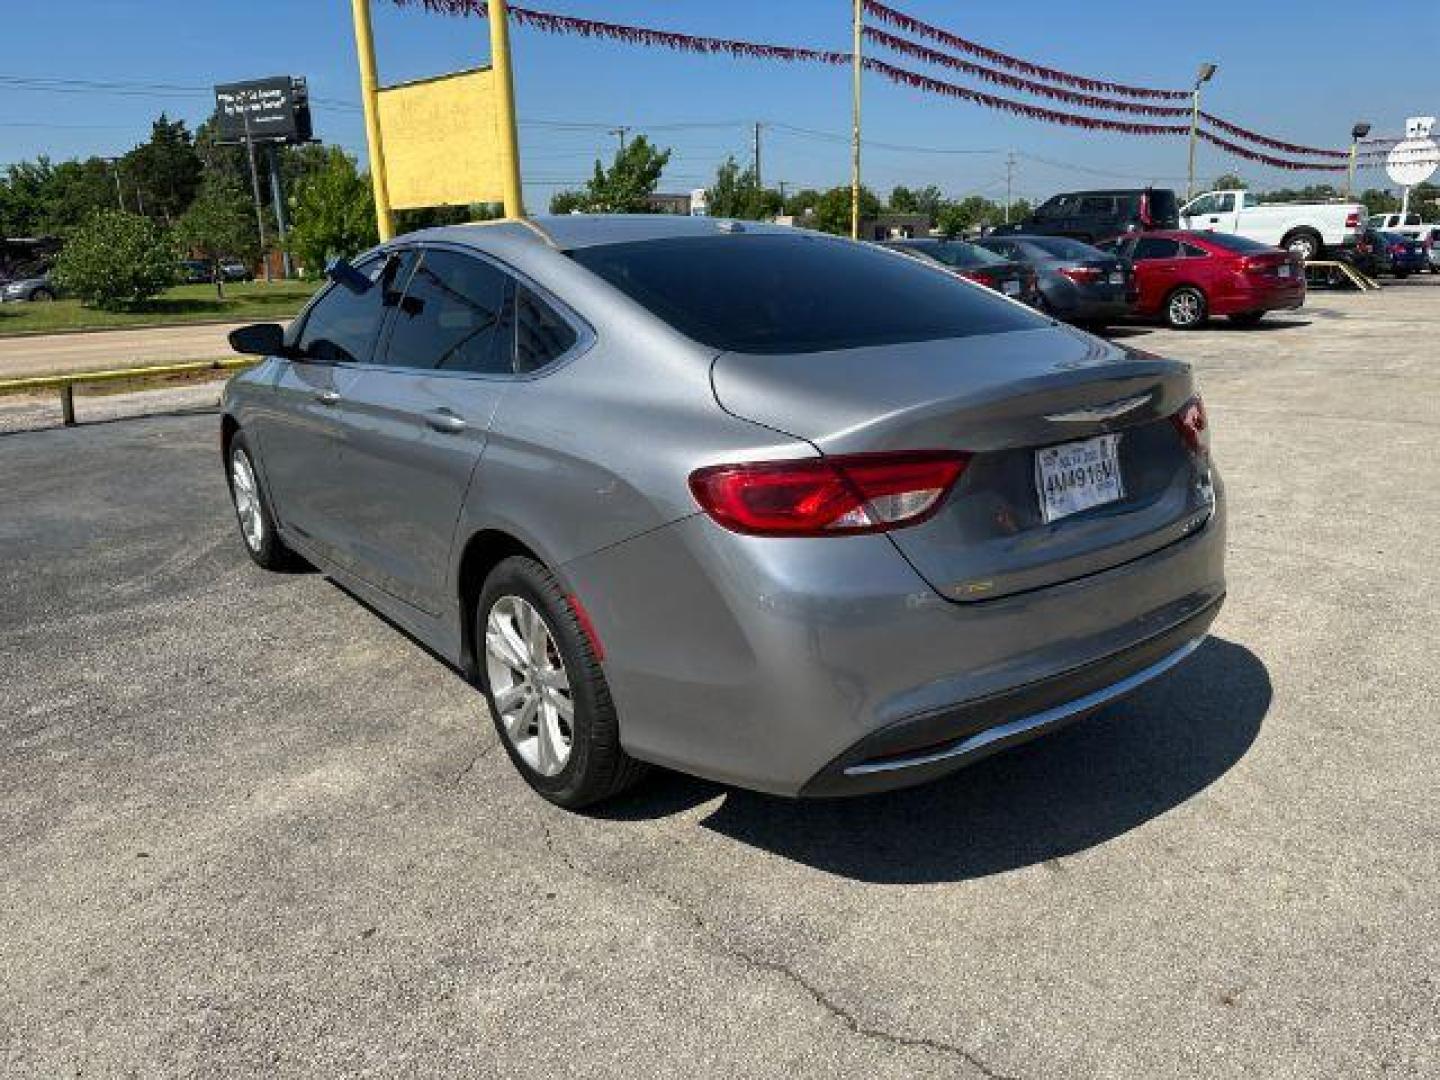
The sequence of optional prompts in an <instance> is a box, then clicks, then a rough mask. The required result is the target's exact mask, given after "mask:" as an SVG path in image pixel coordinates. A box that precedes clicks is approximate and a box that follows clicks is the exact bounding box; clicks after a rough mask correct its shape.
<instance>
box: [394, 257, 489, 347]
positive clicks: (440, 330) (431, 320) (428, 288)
mask: <svg viewBox="0 0 1440 1080" xmlns="http://www.w3.org/2000/svg"><path fill="white" fill-rule="evenodd" d="M508 288H509V277H508V275H507V274H505V272H504V271H502V270H500V269H499V268H498V267H496V266H493V265H491V264H490V263H488V262H485V261H484V260H483V259H477V258H473V257H471V256H468V255H461V254H459V253H457V252H452V251H441V250H434V249H432V250H427V251H425V252H424V253H423V255H422V256H421V258H420V262H419V264H418V265H417V266H416V267H415V269H414V271H413V272H412V273H411V274H410V280H409V283H408V284H407V286H406V288H405V293H404V295H403V296H402V297H401V298H400V299H399V300H398V302H397V303H396V304H395V316H394V318H393V320H392V321H391V325H390V335H389V340H388V343H387V346H386V350H385V361H384V362H385V363H386V364H387V365H389V366H391V367H405V368H417V369H421V370H433V371H468V372H473V373H475V374H480V375H498V374H510V372H511V363H510V357H509V355H508V354H507V350H506V349H505V348H503V345H504V344H505V343H506V342H505V340H504V336H503V335H502V334H501V333H500V332H499V331H500V325H501V316H502V313H503V311H504V309H505V304H506V299H507V290H508Z"/></svg>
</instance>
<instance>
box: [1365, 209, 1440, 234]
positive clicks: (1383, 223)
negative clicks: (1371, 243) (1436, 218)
mask: <svg viewBox="0 0 1440 1080" xmlns="http://www.w3.org/2000/svg"><path fill="white" fill-rule="evenodd" d="M1369 224H1370V228H1372V229H1376V230H1378V231H1380V232H1392V233H1399V234H1400V235H1401V236H1410V237H1413V238H1414V239H1416V240H1423V239H1425V237H1426V236H1427V235H1428V234H1429V233H1430V232H1431V231H1432V230H1433V229H1434V228H1435V226H1433V225H1430V224H1428V223H1427V222H1424V221H1421V220H1420V215H1419V214H1417V213H1414V212H1413V211H1412V212H1411V213H1408V214H1371V215H1370V222H1369Z"/></svg>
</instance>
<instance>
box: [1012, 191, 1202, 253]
mask: <svg viewBox="0 0 1440 1080" xmlns="http://www.w3.org/2000/svg"><path fill="white" fill-rule="evenodd" d="M1178 225H1179V218H1178V217H1177V215H1176V200H1175V192H1173V191H1171V190H1170V189H1169V188H1119V189H1109V190H1105V191H1067V192H1062V193H1061V194H1059V195H1054V196H1052V197H1051V198H1049V199H1046V200H1045V201H1044V202H1043V203H1041V204H1040V205H1039V206H1037V207H1036V208H1035V209H1034V211H1033V212H1032V213H1031V214H1030V216H1029V217H1027V218H1024V219H1022V220H1021V221H1018V222H1014V223H1012V224H1010V225H1002V226H999V227H997V228H996V229H995V230H994V235H1005V234H1014V233H1020V234H1023V235H1026V236H1068V237H1070V238H1071V239H1072V240H1082V241H1084V242H1085V243H1087V244H1089V243H1094V242H1095V241H1096V240H1102V239H1104V238H1105V237H1108V236H1116V235H1118V234H1120V233H1124V232H1135V231H1139V230H1142V229H1173V228H1176V227H1177V226H1178Z"/></svg>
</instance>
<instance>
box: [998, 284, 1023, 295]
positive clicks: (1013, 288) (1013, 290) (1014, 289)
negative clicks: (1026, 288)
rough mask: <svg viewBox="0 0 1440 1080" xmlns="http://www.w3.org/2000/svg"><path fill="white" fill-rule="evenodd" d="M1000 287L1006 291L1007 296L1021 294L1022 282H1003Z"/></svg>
mask: <svg viewBox="0 0 1440 1080" xmlns="http://www.w3.org/2000/svg"><path fill="white" fill-rule="evenodd" d="M1000 288H1001V289H1002V290H1003V291H1004V293H1005V295H1006V296H1019V295H1020V283H1019V282H1018V281H1006V282H1003V283H1001V285H1000Z"/></svg>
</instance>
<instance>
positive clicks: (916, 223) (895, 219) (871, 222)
mask: <svg viewBox="0 0 1440 1080" xmlns="http://www.w3.org/2000/svg"><path fill="white" fill-rule="evenodd" d="M930 224H931V223H930V215H929V214H892V213H888V212H887V213H883V214H881V215H880V216H879V217H874V218H861V219H860V239H861V240H913V239H914V238H915V237H917V236H929V235H930Z"/></svg>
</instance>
